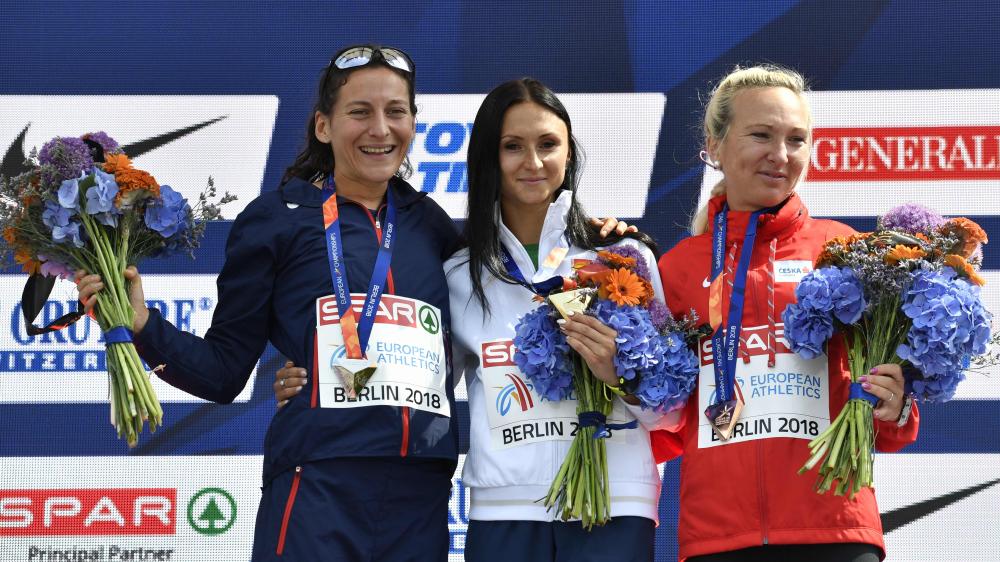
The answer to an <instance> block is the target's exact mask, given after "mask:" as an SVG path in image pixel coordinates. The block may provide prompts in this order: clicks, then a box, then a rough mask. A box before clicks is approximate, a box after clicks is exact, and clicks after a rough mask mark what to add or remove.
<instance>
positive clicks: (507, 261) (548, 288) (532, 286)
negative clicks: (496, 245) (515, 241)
mask: <svg viewBox="0 0 1000 562" xmlns="http://www.w3.org/2000/svg"><path fill="white" fill-rule="evenodd" d="M500 260H501V261H502V262H503V266H504V268H506V269H507V274H508V275H510V276H511V277H513V278H514V280H515V281H517V282H518V284H520V285H523V286H524V287H526V288H527V289H528V290H529V291H531V292H533V293H536V294H539V295H548V294H549V293H551V292H552V291H553V290H555V289H558V288H559V287H562V286H563V278H562V276H561V275H556V276H555V277H550V278H548V279H546V280H545V281H540V282H538V283H529V282H528V280H527V279H525V278H524V274H523V273H521V270H520V268H518V267H517V263H515V262H514V256H511V255H510V252H509V251H507V247H506V246H504V245H503V244H500Z"/></svg>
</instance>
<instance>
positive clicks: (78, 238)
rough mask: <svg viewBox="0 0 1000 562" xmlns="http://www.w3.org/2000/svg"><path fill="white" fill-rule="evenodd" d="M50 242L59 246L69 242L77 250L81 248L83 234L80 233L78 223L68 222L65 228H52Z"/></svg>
mask: <svg viewBox="0 0 1000 562" xmlns="http://www.w3.org/2000/svg"><path fill="white" fill-rule="evenodd" d="M52 240H54V241H55V242H57V243H59V244H64V243H67V242H71V243H72V244H73V245H74V246H76V247H77V248H82V247H83V233H82V232H80V223H77V222H73V221H70V222H69V223H67V224H66V225H65V226H53V227H52Z"/></svg>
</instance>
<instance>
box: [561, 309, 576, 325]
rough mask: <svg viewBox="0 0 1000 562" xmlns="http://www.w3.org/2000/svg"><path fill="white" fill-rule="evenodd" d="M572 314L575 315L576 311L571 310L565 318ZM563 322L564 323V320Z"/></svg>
mask: <svg viewBox="0 0 1000 562" xmlns="http://www.w3.org/2000/svg"><path fill="white" fill-rule="evenodd" d="M574 314H576V311H575V310H571V311H569V312H567V313H566V316H573V315H574ZM564 322H565V320H564Z"/></svg>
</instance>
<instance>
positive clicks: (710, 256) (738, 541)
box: [655, 67, 918, 562]
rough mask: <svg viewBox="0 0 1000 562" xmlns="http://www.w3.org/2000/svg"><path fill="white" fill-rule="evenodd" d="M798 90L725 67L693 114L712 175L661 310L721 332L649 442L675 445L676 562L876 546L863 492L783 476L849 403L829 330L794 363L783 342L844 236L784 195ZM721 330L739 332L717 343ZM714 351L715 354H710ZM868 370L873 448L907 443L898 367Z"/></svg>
mask: <svg viewBox="0 0 1000 562" xmlns="http://www.w3.org/2000/svg"><path fill="white" fill-rule="evenodd" d="M804 91H805V84H804V81H803V79H802V77H801V76H800V75H798V74H797V73H795V72H793V71H789V70H785V69H781V68H776V67H754V68H746V69H736V70H735V71H734V72H732V73H730V74H729V75H728V76H726V77H725V78H724V79H723V80H722V81H721V82H720V83H719V85H718V86H717V87H716V89H715V91H714V92H713V93H712V97H711V100H710V101H709V104H708V106H707V108H706V112H705V113H706V114H705V136H706V152H705V153H703V155H702V157H703V159H705V161H706V162H707V163H708V165H710V166H712V167H714V168H716V169H718V170H720V171H722V172H723V174H724V179H723V180H722V181H720V182H719V184H718V185H716V186H715V188H714V189H713V191H712V194H713V197H712V198H711V200H710V201H709V202H708V205H707V206H706V208H704V209H702V210H701V211H700V212H699V213H698V215H697V216H696V217H695V219H694V220H693V222H692V234H693V236H691V237H689V238H687V239H685V240H683V241H682V242H681V243H679V244H678V245H677V246H676V247H675V248H673V249H672V250H671V251H669V252H668V253H667V254H665V255H664V256H663V258H661V260H660V262H659V267H660V275H661V277H662V278H663V282H664V293H665V295H666V300H667V304H668V305H669V307H670V309H671V310H674V311H687V310H690V309H691V308H694V309H695V310H696V311H697V313H698V315H699V317H700V318H702V319H706V320H709V321H710V323H711V325H712V326H713V328H716V327H717V328H718V334H719V335H718V336H717V337H715V338H713V337H711V336H710V337H708V338H705V339H704V340H703V341H702V345H701V346H700V355H701V365H702V368H701V373H700V375H699V380H698V386H697V391H696V393H695V394H694V395H693V396H692V398H691V399H690V401H689V403H688V405H687V407H686V408H685V410H684V411H683V413H682V416H681V420H680V422H679V426H678V427H677V428H676V431H675V432H672V433H668V434H663V433H662V432H661V433H660V434H658V435H657V436H656V438H655V441H656V442H657V445H658V448H659V449H660V450H661V451H663V452H666V451H670V450H671V448H672V449H673V452H674V453H675V454H676V452H679V451H680V450H682V451H683V455H684V456H683V462H682V465H681V485H680V504H681V509H680V521H679V524H678V542H679V546H680V558H681V560H690V561H691V562H695V561H697V562H730V561H749V560H768V561H773V560H810V562H820V561H826V560H830V561H833V560H836V561H838V562H841V561H851V562H869V561H872V562H874V561H877V560H879V559H881V558H884V556H885V552H884V543H883V539H882V526H881V522H880V519H879V511H878V506H877V505H876V503H875V496H874V493H873V491H872V489H870V488H866V489H863V490H861V492H859V493H858V494H857V495H856V496H855V497H854V499H853V500H852V499H848V498H846V497H843V496H835V495H833V494H829V493H828V494H824V495H820V494H817V493H816V492H815V491H814V490H813V484H814V480H815V478H814V476H813V475H811V474H809V475H804V476H798V475H797V474H796V471H797V470H798V468H799V467H800V466H801V465H802V463H803V462H805V460H806V458H807V457H808V448H807V446H806V444H807V443H808V442H809V440H811V439H812V438H813V437H815V436H817V435H818V434H819V433H820V432H821V431H822V430H823V429H824V428H826V427H827V426H828V425H829V423H830V420H832V419H834V418H835V417H836V416H837V414H838V413H839V411H840V409H841V408H842V407H843V406H844V404H845V403H846V402H847V399H848V386H849V383H850V375H849V371H848V367H847V354H846V349H845V346H844V342H843V341H842V340H841V339H839V338H834V339H833V340H831V342H830V344H829V347H828V349H827V355H824V356H821V357H819V358H816V359H812V360H806V359H803V358H801V357H799V356H798V355H796V354H794V353H792V352H791V351H790V350H789V349H788V347H787V346H786V345H785V342H784V339H783V338H782V331H781V329H782V324H781V313H782V312H783V310H784V307H785V306H787V305H788V304H789V303H792V302H794V300H795V295H794V290H795V286H796V284H797V283H798V281H799V279H801V277H802V275H804V273H806V272H808V271H809V270H810V269H811V266H812V263H813V260H814V259H815V258H816V257H817V255H818V254H819V252H820V250H821V247H822V246H823V244H824V242H826V241H827V240H829V239H830V238H833V237H836V236H843V235H845V234H850V233H852V232H853V231H852V230H851V228H850V227H848V226H846V225H843V224H841V223H838V222H834V221H829V220H819V219H813V218H810V217H809V214H808V212H807V210H806V208H805V206H804V205H803V204H802V201H801V200H800V199H799V197H798V195H796V194H795V187H796V185H797V184H798V183H799V181H800V180H801V179H802V177H803V176H804V175H805V173H806V170H807V168H808V164H809V157H810V151H811V119H810V115H809V108H808V105H807V102H806V99H805V97H804V95H803V92H804ZM744 248H745V249H744ZM734 288H735V289H734ZM723 329H725V331H726V332H727V333H733V332H735V333H739V334H740V335H741V337H740V338H732V339H727V338H725V337H724V336H723V335H722V333H723ZM713 340H715V341H714V345H713ZM715 347H718V348H721V349H722V352H723V353H722V355H721V358H722V360H720V361H719V362H718V364H716V362H715V361H714V360H713V355H712V350H713V348H715ZM727 359H728V360H727ZM865 379H866V380H865V381H863V385H864V386H865V388H866V390H868V391H869V392H870V393H872V394H874V395H875V396H876V397H878V398H879V400H880V401H879V403H878V404H877V406H876V408H875V409H874V416H875V420H874V421H875V431H876V435H877V437H876V440H875V445H876V448H878V449H879V450H881V451H895V450H898V449H900V448H902V447H904V446H905V445H907V444H909V443H911V442H912V441H913V440H914V439H915V438H916V435H917V425H918V420H917V411H916V407H913V408H912V409H911V408H910V404H911V402H910V400H909V398H908V397H907V396H906V395H905V393H904V390H903V378H902V373H901V371H900V367H899V366H898V365H879V366H878V367H876V368H875V369H873V370H872V372H871V373H870V374H869V375H868V376H867V377H865ZM713 404H715V405H717V406H715V409H714V410H713V411H712V412H711V416H712V417H713V418H719V417H720V416H721V417H723V418H725V417H726V416H733V415H734V414H737V416H736V418H737V420H736V422H735V425H732V426H731V433H730V435H729V437H728V438H727V439H723V438H722V437H720V435H719V434H718V433H717V432H716V431H715V430H713V424H712V422H711V421H710V419H709V417H708V416H707V415H706V413H705V411H706V409H707V408H709V406H711V405H713ZM740 410H741V411H740ZM717 421H720V422H721V421H725V420H721V419H720V420H717Z"/></svg>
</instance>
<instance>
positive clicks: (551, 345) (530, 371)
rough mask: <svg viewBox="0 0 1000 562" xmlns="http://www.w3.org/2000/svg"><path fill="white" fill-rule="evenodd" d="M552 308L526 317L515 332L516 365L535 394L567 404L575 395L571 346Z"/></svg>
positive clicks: (541, 308)
mask: <svg viewBox="0 0 1000 562" xmlns="http://www.w3.org/2000/svg"><path fill="white" fill-rule="evenodd" d="M550 312H551V309H550V308H549V307H548V306H540V307H538V308H536V309H535V310H533V311H531V312H529V313H527V314H525V315H524V316H522V317H521V319H520V320H519V321H518V323H517V326H516V327H515V328H514V363H516V364H517V367H518V368H519V369H521V372H522V373H524V375H525V376H526V377H528V380H530V381H531V382H532V384H534V385H535V390H536V391H537V392H538V393H539V394H540V395H541V396H542V397H543V398H545V399H547V400H563V399H565V398H568V397H569V396H570V395H571V394H572V393H573V366H572V363H571V362H570V358H569V352H570V347H569V344H568V343H566V336H564V335H563V333H562V331H560V330H559V326H558V325H557V324H556V321H555V319H554V318H553V317H552V315H551V313H550Z"/></svg>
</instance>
